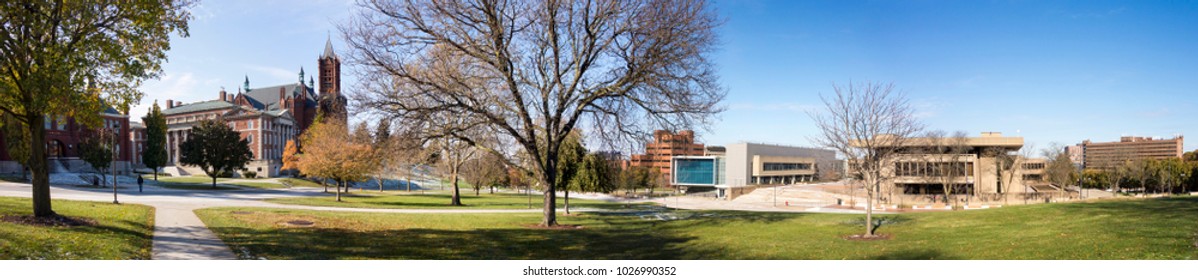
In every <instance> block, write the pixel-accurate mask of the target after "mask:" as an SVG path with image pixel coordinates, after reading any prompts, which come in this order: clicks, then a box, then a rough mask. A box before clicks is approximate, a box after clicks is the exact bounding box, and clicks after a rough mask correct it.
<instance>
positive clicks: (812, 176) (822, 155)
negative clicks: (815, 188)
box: [670, 143, 843, 197]
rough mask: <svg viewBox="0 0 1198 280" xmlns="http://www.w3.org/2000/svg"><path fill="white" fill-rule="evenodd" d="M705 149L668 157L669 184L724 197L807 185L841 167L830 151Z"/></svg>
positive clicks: (741, 146) (745, 146) (743, 146)
mask: <svg viewBox="0 0 1198 280" xmlns="http://www.w3.org/2000/svg"><path fill="white" fill-rule="evenodd" d="M708 148H710V149H708V153H707V154H705V155H702V156H674V157H672V158H671V164H670V166H671V169H673V170H672V171H671V174H672V176H671V178H670V182H671V184H673V185H676V186H681V187H686V188H715V189H716V190H717V196H719V197H724V196H725V193H726V190H727V189H729V188H737V187H745V186H753V185H785V184H794V183H799V182H811V181H815V180H819V179H832V178H829V177H827V176H829V175H832V174H840V173H842V172H841V170H840V169H841V167H842V166H843V163H841V161H840V160H837V159H836V153H835V152H834V151H831V150H824V149H815V148H804V147H791V146H782V145H770V144H758V143H736V144H732V145H727V146H723V147H719V146H711V147H708Z"/></svg>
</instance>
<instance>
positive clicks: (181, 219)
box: [150, 203, 237, 260]
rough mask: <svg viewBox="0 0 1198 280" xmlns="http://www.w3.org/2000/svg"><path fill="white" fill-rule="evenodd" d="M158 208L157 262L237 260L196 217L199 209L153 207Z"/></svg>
mask: <svg viewBox="0 0 1198 280" xmlns="http://www.w3.org/2000/svg"><path fill="white" fill-rule="evenodd" d="M150 206H154V209H155V210H154V211H155V214H154V243H153V244H154V245H153V249H152V250H153V253H152V254H151V256H152V259H155V260H235V259H237V255H235V254H233V251H232V250H229V246H226V245H225V243H224V242H221V240H220V238H219V237H217V236H216V234H215V233H212V231H211V230H208V227H207V226H205V225H204V223H203V222H202V221H200V218H199V217H197V216H196V214H195V207H192V206H189V205H184V204H162V203H157V204H150Z"/></svg>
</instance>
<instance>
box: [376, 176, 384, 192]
mask: <svg viewBox="0 0 1198 280" xmlns="http://www.w3.org/2000/svg"><path fill="white" fill-rule="evenodd" d="M376 180H379V192H383V176H379V177H378V178H377V179H376Z"/></svg>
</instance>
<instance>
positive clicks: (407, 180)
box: [403, 176, 412, 192]
mask: <svg viewBox="0 0 1198 280" xmlns="http://www.w3.org/2000/svg"><path fill="white" fill-rule="evenodd" d="M403 184H404V186H407V187H408V192H411V191H412V177H410V176H406V177H404V179H403Z"/></svg>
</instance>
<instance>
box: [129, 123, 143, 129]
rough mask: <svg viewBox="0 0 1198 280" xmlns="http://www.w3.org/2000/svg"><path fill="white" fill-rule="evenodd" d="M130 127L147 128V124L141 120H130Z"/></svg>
mask: <svg viewBox="0 0 1198 280" xmlns="http://www.w3.org/2000/svg"><path fill="white" fill-rule="evenodd" d="M129 128H132V129H139V128H140V129H145V128H146V125H145V124H142V123H140V122H129Z"/></svg>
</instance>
